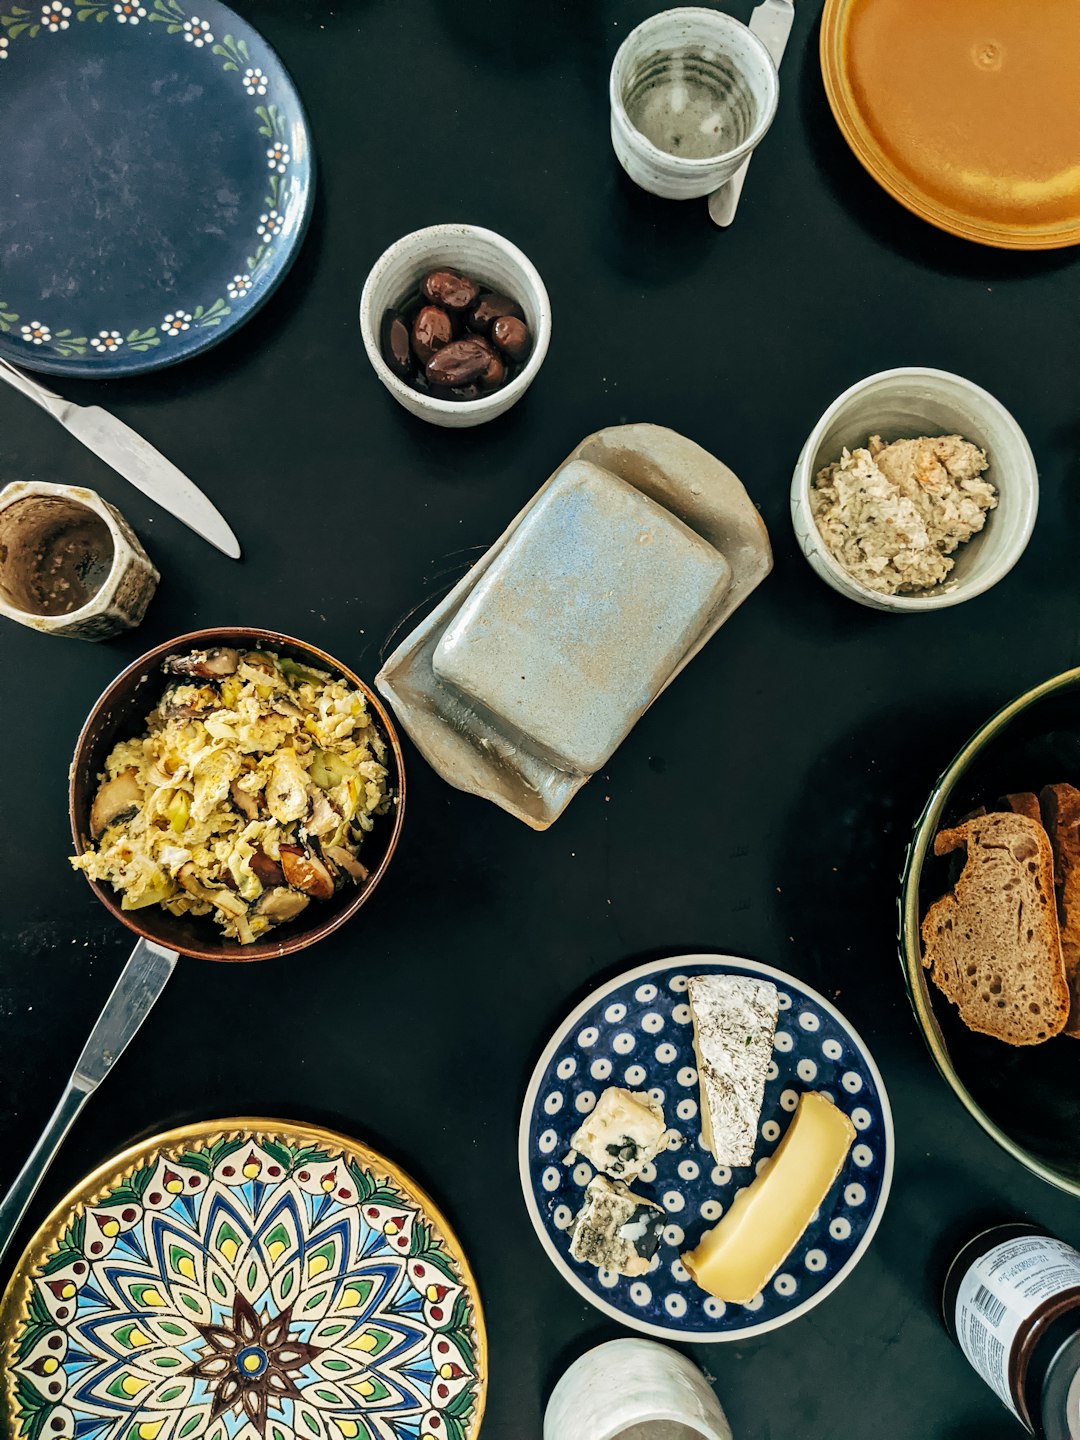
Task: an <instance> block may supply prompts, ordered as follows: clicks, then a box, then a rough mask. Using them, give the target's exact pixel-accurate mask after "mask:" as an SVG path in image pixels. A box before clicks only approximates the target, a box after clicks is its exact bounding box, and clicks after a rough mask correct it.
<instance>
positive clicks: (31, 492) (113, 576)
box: [0, 480, 160, 634]
mask: <svg viewBox="0 0 1080 1440" xmlns="http://www.w3.org/2000/svg"><path fill="white" fill-rule="evenodd" d="M20 490H21V491H22V493H19V492H20ZM9 492H15V493H9ZM80 492H81V493H80ZM83 495H86V496H89V497H90V498H89V499H88V500H84V499H83V498H82V496H83ZM34 499H39V500H52V499H56V500H67V501H68V502H69V503H70V504H73V505H81V506H82V508H83V509H84V510H89V511H90V513H91V514H92V515H97V516H98V518H99V519H101V520H104V522H105V524H106V525H107V526H108V530H109V538H110V540H111V541H112V561H111V563H110V565H109V573H108V574H107V575H106V576H105V578H104V580H102V582H101V584H100V585H99V586H98V587H97V589H96V590H95V591H94V593H93V594H92V595H91V596H90V598H89V600H87V601H86V603H85V604H84V605H80V606H79V607H78V608H77V609H75V610H68V611H67V612H66V613H65V614H63V615H45V614H43V613H42V612H41V611H40V610H24V609H23V608H22V606H21V605H12V604H11V603H10V601H8V600H5V599H4V597H3V595H0V614H5V615H10V616H11V618H12V619H13V620H18V623H19V624H26V620H19V616H25V617H27V619H28V620H55V621H56V622H57V623H56V625H55V626H50V627H49V630H50V631H52V633H54V634H55V633H57V631H59V630H60V627H61V626H63V627H64V629H67V628H68V627H69V626H71V625H77V624H78V623H79V622H80V621H81V620H86V619H89V618H90V617H91V616H94V615H96V614H97V610H96V609H95V607H96V606H97V605H98V603H99V601H100V600H101V596H102V594H103V593H105V592H107V591H109V590H110V589H111V587H112V586H113V585H115V584H116V582H117V580H119V578H120V572H121V568H122V567H123V566H126V565H127V563H128V559H129V557H128V556H127V555H125V553H124V551H125V550H133V549H134V547H133V546H132V544H131V542H130V541H129V540H128V538H127V536H126V535H124V534H123V533H122V532H121V530H120V526H119V525H118V524H117V520H116V514H117V512H116V511H114V509H113V507H112V506H111V505H110V504H109V502H108V501H107V500H106V499H105V498H104V496H102V495H99V494H98V492H97V491H96V490H90V489H89V488H88V487H87V486H85V485H63V484H58V483H56V482H55V481H52V480H12V481H10V482H9V483H8V484H7V485H5V486H4V487H3V489H0V514H2V513H3V511H5V510H10V509H11V508H12V507H13V506H14V505H20V504H22V502H23V501H26V500H34ZM93 501H97V504H93V503H91V502H93ZM126 523H127V522H126V521H125V524H126ZM134 533H135V532H134V531H132V534H134ZM136 540H137V541H138V537H137V536H136ZM138 543H139V545H140V547H141V544H142V542H141V541H138ZM136 554H138V552H137V551H136ZM139 558H140V559H145V560H146V561H147V563H148V564H149V566H150V568H151V570H153V572H154V574H155V575H157V574H158V569H157V566H156V565H155V564H154V562H153V561H152V560H151V559H150V557H149V556H148V555H147V554H146V552H145V550H144V551H143V553H142V555H141V556H139ZM159 578H160V576H159ZM43 633H46V634H47V633H49V632H48V631H45V632H43Z"/></svg>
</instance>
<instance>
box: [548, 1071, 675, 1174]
mask: <svg viewBox="0 0 1080 1440" xmlns="http://www.w3.org/2000/svg"><path fill="white" fill-rule="evenodd" d="M570 1144H571V1146H572V1148H573V1149H574V1150H576V1151H578V1152H579V1154H581V1155H584V1157H585V1159H586V1160H588V1161H589V1162H590V1164H592V1165H593V1166H595V1168H596V1169H597V1170H602V1171H603V1173H604V1174H605V1175H614V1176H615V1177H616V1178H618V1179H622V1180H632V1179H633V1178H634V1176H635V1175H640V1174H641V1172H642V1170H643V1169H644V1168H645V1166H646V1165H648V1163H649V1161H650V1160H653V1159H655V1157H656V1156H657V1155H659V1153H660V1151H661V1150H663V1149H665V1148H666V1146H667V1131H666V1130H665V1128H664V1107H663V1106H662V1105H658V1104H657V1102H656V1101H655V1100H653V1099H652V1098H651V1097H650V1096H648V1095H646V1094H645V1093H644V1091H641V1092H638V1091H633V1090H622V1089H620V1088H619V1086H617V1085H609V1086H608V1088H607V1089H606V1090H605V1091H604V1093H603V1094H602V1095H601V1096H600V1099H599V1100H598V1101H597V1102H596V1105H595V1107H594V1109H593V1111H592V1113H591V1114H590V1115H589V1116H588V1118H587V1119H586V1120H585V1121H583V1123H582V1124H581V1126H580V1127H579V1129H578V1131H577V1133H576V1134H575V1135H574V1137H573V1139H572V1140H571V1141H570Z"/></svg>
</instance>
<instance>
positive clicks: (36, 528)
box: [0, 480, 161, 640]
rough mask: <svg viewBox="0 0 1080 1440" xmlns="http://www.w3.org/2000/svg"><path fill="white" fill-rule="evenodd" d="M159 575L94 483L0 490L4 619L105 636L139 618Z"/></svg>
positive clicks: (20, 484)
mask: <svg viewBox="0 0 1080 1440" xmlns="http://www.w3.org/2000/svg"><path fill="white" fill-rule="evenodd" d="M160 578H161V577H160V576H159V575H158V572H157V570H155V568H154V566H153V565H152V563H151V561H150V557H149V556H148V555H147V553H146V551H145V550H144V549H143V547H142V546H141V545H140V544H139V539H138V536H137V535H136V534H135V532H134V530H132V528H131V526H130V525H129V524H128V523H127V521H126V520H125V519H124V517H123V516H122V515H121V514H120V512H119V510H116V509H114V508H113V506H112V505H110V504H109V503H108V501H107V500H103V499H102V498H101V496H100V495H98V494H97V493H96V492H95V491H93V490H86V489H84V488H83V487H82V486H80V485H52V484H49V483H48V482H46V481H43V480H42V481H38V480H35V481H21V480H16V481H13V482H12V484H10V485H7V486H5V487H4V489H3V490H0V615H5V616H6V617H7V618H8V619H9V620H17V621H18V623H19V624H20V625H29V626H30V628H31V629H32V630H40V631H41V632H42V633H43V634H46V635H72V636H75V637H77V638H78V639H80V640H106V639H108V637H109V636H110V635H115V634H116V633H117V632H118V631H120V630H130V629H133V628H134V626H136V625H138V624H139V622H140V620H142V618H143V616H144V615H145V614H146V607H147V606H148V605H149V604H150V601H151V599H152V598H153V594H154V591H155V589H156V588H157V583H158V580H159V579H160ZM65 595H66V596H67V599H66V601H65Z"/></svg>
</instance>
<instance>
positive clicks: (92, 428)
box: [0, 358, 240, 560]
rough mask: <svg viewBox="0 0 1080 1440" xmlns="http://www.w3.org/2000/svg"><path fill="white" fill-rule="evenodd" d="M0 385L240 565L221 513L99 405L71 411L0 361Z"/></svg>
mask: <svg viewBox="0 0 1080 1440" xmlns="http://www.w3.org/2000/svg"><path fill="white" fill-rule="evenodd" d="M0 380H6V381H7V383H8V384H9V385H13V386H14V387H15V389H16V390H19V391H21V392H22V394H24V395H26V396H27V397H28V398H29V399H31V400H33V401H35V402H36V403H37V404H38V405H40V406H41V408H42V409H43V410H47V411H48V412H49V414H50V415H51V416H52V417H53V419H54V420H59V421H60V424H61V425H63V427H64V429H65V430H67V431H68V432H69V434H71V435H74V436H75V439H76V440H81V441H82V443H83V444H84V445H85V446H86V448H87V449H88V450H92V451H93V452H94V454H95V455H97V456H98V457H99V458H100V459H102V460H104V461H105V463H106V465H111V466H112V468H113V469H114V470H115V471H116V472H117V474H119V475H122V476H123V477H124V479H125V480H127V481H128V482H129V483H130V484H132V485H134V486H135V488H136V490H141V491H142V493H143V494H144V495H149V497H150V499H151V500H153V501H154V503H155V504H157V505H160V506H161V508H162V509H163V510H167V511H168V512H169V514H170V515H175V516H176V518H177V520H180V521H182V522H183V524H185V525H186V526H188V528H189V529H191V530H194V531H195V533H196V535H201V536H202V538H203V539H204V540H209V542H210V544H211V545H216V546H217V548H218V549H219V550H221V551H222V552H223V553H224V554H226V555H228V556H229V558H230V559H232V560H239V559H240V546H239V544H238V543H237V539H236V536H235V535H234V534H233V532H232V530H231V529H230V528H229V525H228V522H227V521H226V519H225V517H224V516H223V515H222V514H221V511H220V510H218V509H217V507H216V506H215V505H212V504H211V502H210V501H209V500H208V499H207V498H206V496H205V495H204V494H203V493H202V491H201V490H200V489H199V487H198V486H197V485H193V484H192V482H191V481H190V480H189V479H188V478H187V476H186V475H185V474H184V472H183V471H182V470H178V469H177V468H176V466H175V465H174V464H173V463H172V461H171V460H166V459H165V456H164V455H162V454H160V453H159V452H158V451H157V450H155V449H154V447H153V446H152V445H151V444H150V443H149V442H148V441H146V440H144V439H143V438H142V436H141V435H137V434H136V433H135V431H134V430H132V429H131V427H130V426H129V425H125V424H124V422H123V421H122V420H118V419H117V418H116V416H115V415H110V414H109V412H108V411H107V410H102V409H101V407H100V406H99V405H75V404H73V403H72V402H71V401H70V400H65V399H64V398H63V397H62V396H60V395H54V394H53V392H52V391H51V390H46V389H45V387H44V385H39V384H38V383H37V381H36V380H31V379H30V377H29V375H24V374H23V372H22V371H21V370H18V369H16V367H15V366H14V365H11V364H9V362H8V361H7V360H4V359H2V358H0Z"/></svg>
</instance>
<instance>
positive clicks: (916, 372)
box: [791, 368, 1039, 612]
mask: <svg viewBox="0 0 1080 1440" xmlns="http://www.w3.org/2000/svg"><path fill="white" fill-rule="evenodd" d="M871 435H880V436H881V438H882V439H883V440H884V441H885V442H886V443H889V442H891V441H893V440H900V439H917V438H918V437H919V436H922V435H930V436H937V435H961V436H963V438H964V439H965V440H970V441H971V442H972V443H973V444H975V445H978V446H979V448H980V449H982V450H985V451H986V458H987V459H988V461H989V462H990V466H989V469H988V470H987V471H986V473H985V476H984V478H985V479H987V480H989V481H990V482H991V483H992V484H993V486H994V488H995V489H996V490H997V493H998V503H997V507H996V508H995V509H993V510H991V511H990V513H989V515H988V516H987V520H986V524H985V525H984V526H983V528H982V530H980V531H979V533H978V534H977V535H974V536H973V537H972V538H971V539H970V540H968V541H967V542H966V543H965V544H963V545H961V546H960V547H959V549H957V550H954V551H953V555H952V558H953V559H954V560H955V562H956V563H955V565H954V567H953V569H952V570H951V571H950V572H949V574H948V576H947V578H946V579H945V580H943V581H942V582H941V584H940V585H936V586H934V588H933V589H932V590H926V591H924V592H922V593H921V594H915V595H882V594H879V593H878V592H877V591H876V590H871V589H869V588H868V587H867V586H865V585H863V584H861V583H860V582H859V581H858V580H855V579H853V578H852V577H851V575H849V574H848V572H847V571H846V570H845V569H844V567H843V566H842V565H841V564H840V562H839V560H837V559H835V558H834V557H833V555H832V554H831V553H830V551H829V550H828V549H827V548H826V545H825V541H824V540H823V538H822V536H821V532H820V531H819V530H818V527H817V523H816V522H815V520H814V517H813V515H812V513H811V510H810V487H811V485H812V484H813V481H814V477H815V476H816V475H817V474H818V472H819V471H820V470H822V469H823V468H824V467H825V466H826V465H830V464H832V463H833V461H836V460H839V458H840V452H841V451H842V450H843V449H844V448H845V447H846V448H847V449H849V450H854V449H856V448H857V447H858V446H863V445H865V444H866V442H867V439H868V437H869V436H871ZM1038 509H1039V475H1038V471H1037V469H1036V467H1035V457H1034V455H1032V453H1031V446H1030V445H1029V444H1028V442H1027V437H1026V436H1025V435H1024V432H1023V431H1022V430H1021V429H1020V426H1019V425H1018V424H1017V422H1016V420H1015V419H1014V418H1013V416H1012V415H1011V414H1010V413H1009V411H1008V410H1006V409H1005V406H1004V405H1002V404H1001V402H1000V401H999V400H995V398H994V397H993V395H991V394H990V393H989V392H988V391H986V390H983V389H982V388H981V387H980V386H978V385H975V384H973V383H972V382H971V381H970V380H965V379H964V378H963V376H961V375H952V374H950V373H949V372H948V371H947V370H929V369H918V368H916V369H897V370H882V371H880V372H879V373H878V374H877V375H870V376H868V377H867V379H865V380H860V381H858V383H857V384H855V385H852V386H851V388H850V389H849V390H845V391H844V393H843V394H842V395H840V396H838V397H837V399H835V400H834V401H833V403H832V404H831V405H830V406H829V408H828V409H827V410H826V411H825V413H824V415H822V417H821V419H820V420H819V421H818V423H817V424H816V425H815V426H814V428H813V430H811V432H810V434H809V436H808V437H807V441H806V444H805V445H804V446H803V448H802V453H801V455H800V456H799V459H798V463H797V464H796V466H795V474H794V476H793V477H792V481H791V520H792V524H793V525H794V527H795V536H796V538H797V539H798V542H799V544H800V546H801V547H802V552H803V554H804V555H805V556H806V558H807V560H809V562H810V564H811V565H812V567H813V568H814V570H815V571H816V572H817V573H818V575H820V576H821V578H822V579H823V580H824V581H825V582H826V584H828V585H831V586H832V588H833V589H834V590H838V591H839V592H840V594H841V595H846V596H847V597H848V599H850V600H857V601H858V602H859V604H860V605H868V606H869V607H870V608H871V609H874V610H890V611H893V612H919V611H927V610H941V609H944V608H945V607H946V606H948V605H959V604H961V603H962V602H963V601H965V600H971V599H973V598H974V597H975V596H976V595H981V594H982V593H983V592H984V591H986V590H989V589H990V587H991V586H992V585H996V584H997V582H998V581H999V580H1000V579H1002V578H1003V577H1004V576H1005V575H1007V574H1008V573H1009V571H1010V570H1011V569H1012V568H1013V566H1014V565H1015V564H1016V562H1017V561H1018V560H1019V559H1020V556H1021V555H1022V554H1023V553H1024V550H1025V548H1026V546H1027V543H1028V541H1029V540H1030V538H1031V532H1032V529H1033V528H1034V525H1035V516H1036V514H1037V513H1038Z"/></svg>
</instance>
